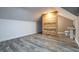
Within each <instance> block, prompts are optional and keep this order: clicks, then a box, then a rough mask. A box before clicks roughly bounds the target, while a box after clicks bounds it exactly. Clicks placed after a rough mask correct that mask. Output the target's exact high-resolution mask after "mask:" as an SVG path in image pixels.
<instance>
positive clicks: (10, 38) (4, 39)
mask: <svg viewBox="0 0 79 59" xmlns="http://www.w3.org/2000/svg"><path fill="white" fill-rule="evenodd" d="M32 34H36V33H30V34H24V35H19V36H15V37H9V38H3V39H1V40H0V42H3V41H7V40H12V39H16V38H19V37H23V36H28V35H32Z"/></svg>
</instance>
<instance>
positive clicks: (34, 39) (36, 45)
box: [0, 34, 79, 52]
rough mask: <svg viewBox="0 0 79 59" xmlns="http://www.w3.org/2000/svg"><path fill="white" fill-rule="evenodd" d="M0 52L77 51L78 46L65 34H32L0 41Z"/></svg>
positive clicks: (78, 49)
mask: <svg viewBox="0 0 79 59" xmlns="http://www.w3.org/2000/svg"><path fill="white" fill-rule="evenodd" d="M0 52H79V48H78V47H77V45H76V43H75V42H74V40H70V39H69V38H67V37H65V36H58V37H56V36H53V37H52V36H47V35H41V34H34V35H30V36H24V37H20V38H16V39H12V40H8V41H4V42H0Z"/></svg>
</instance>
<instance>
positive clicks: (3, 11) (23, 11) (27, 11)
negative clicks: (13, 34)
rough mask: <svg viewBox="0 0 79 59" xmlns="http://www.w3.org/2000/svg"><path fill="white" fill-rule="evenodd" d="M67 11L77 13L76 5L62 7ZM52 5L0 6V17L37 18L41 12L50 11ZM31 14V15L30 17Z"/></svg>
mask: <svg viewBox="0 0 79 59" xmlns="http://www.w3.org/2000/svg"><path fill="white" fill-rule="evenodd" d="M62 8H63V9H66V10H67V11H69V12H71V13H73V14H75V15H78V10H79V8H77V7H62ZM53 9H54V8H53V7H16V8H15V7H13V8H12V7H10V8H9V7H3V8H2V7H0V18H3V19H16V20H37V19H38V18H39V17H41V14H43V13H46V12H50V11H52V10H53ZM32 16H33V17H32Z"/></svg>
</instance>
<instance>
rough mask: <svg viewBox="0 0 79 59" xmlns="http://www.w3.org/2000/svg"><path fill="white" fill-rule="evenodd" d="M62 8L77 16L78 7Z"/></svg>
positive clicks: (78, 12)
mask: <svg viewBox="0 0 79 59" xmlns="http://www.w3.org/2000/svg"><path fill="white" fill-rule="evenodd" d="M62 8H64V9H65V10H67V11H69V12H71V13H73V14H75V15H76V16H77V15H78V14H79V7H62Z"/></svg>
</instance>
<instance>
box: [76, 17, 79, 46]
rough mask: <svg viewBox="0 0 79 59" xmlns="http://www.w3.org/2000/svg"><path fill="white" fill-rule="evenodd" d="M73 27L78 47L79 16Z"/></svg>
mask: <svg viewBox="0 0 79 59" xmlns="http://www.w3.org/2000/svg"><path fill="white" fill-rule="evenodd" d="M75 27H76V38H75V40H76V42H77V44H78V46H79V16H78V18H77V19H76V21H75Z"/></svg>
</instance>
